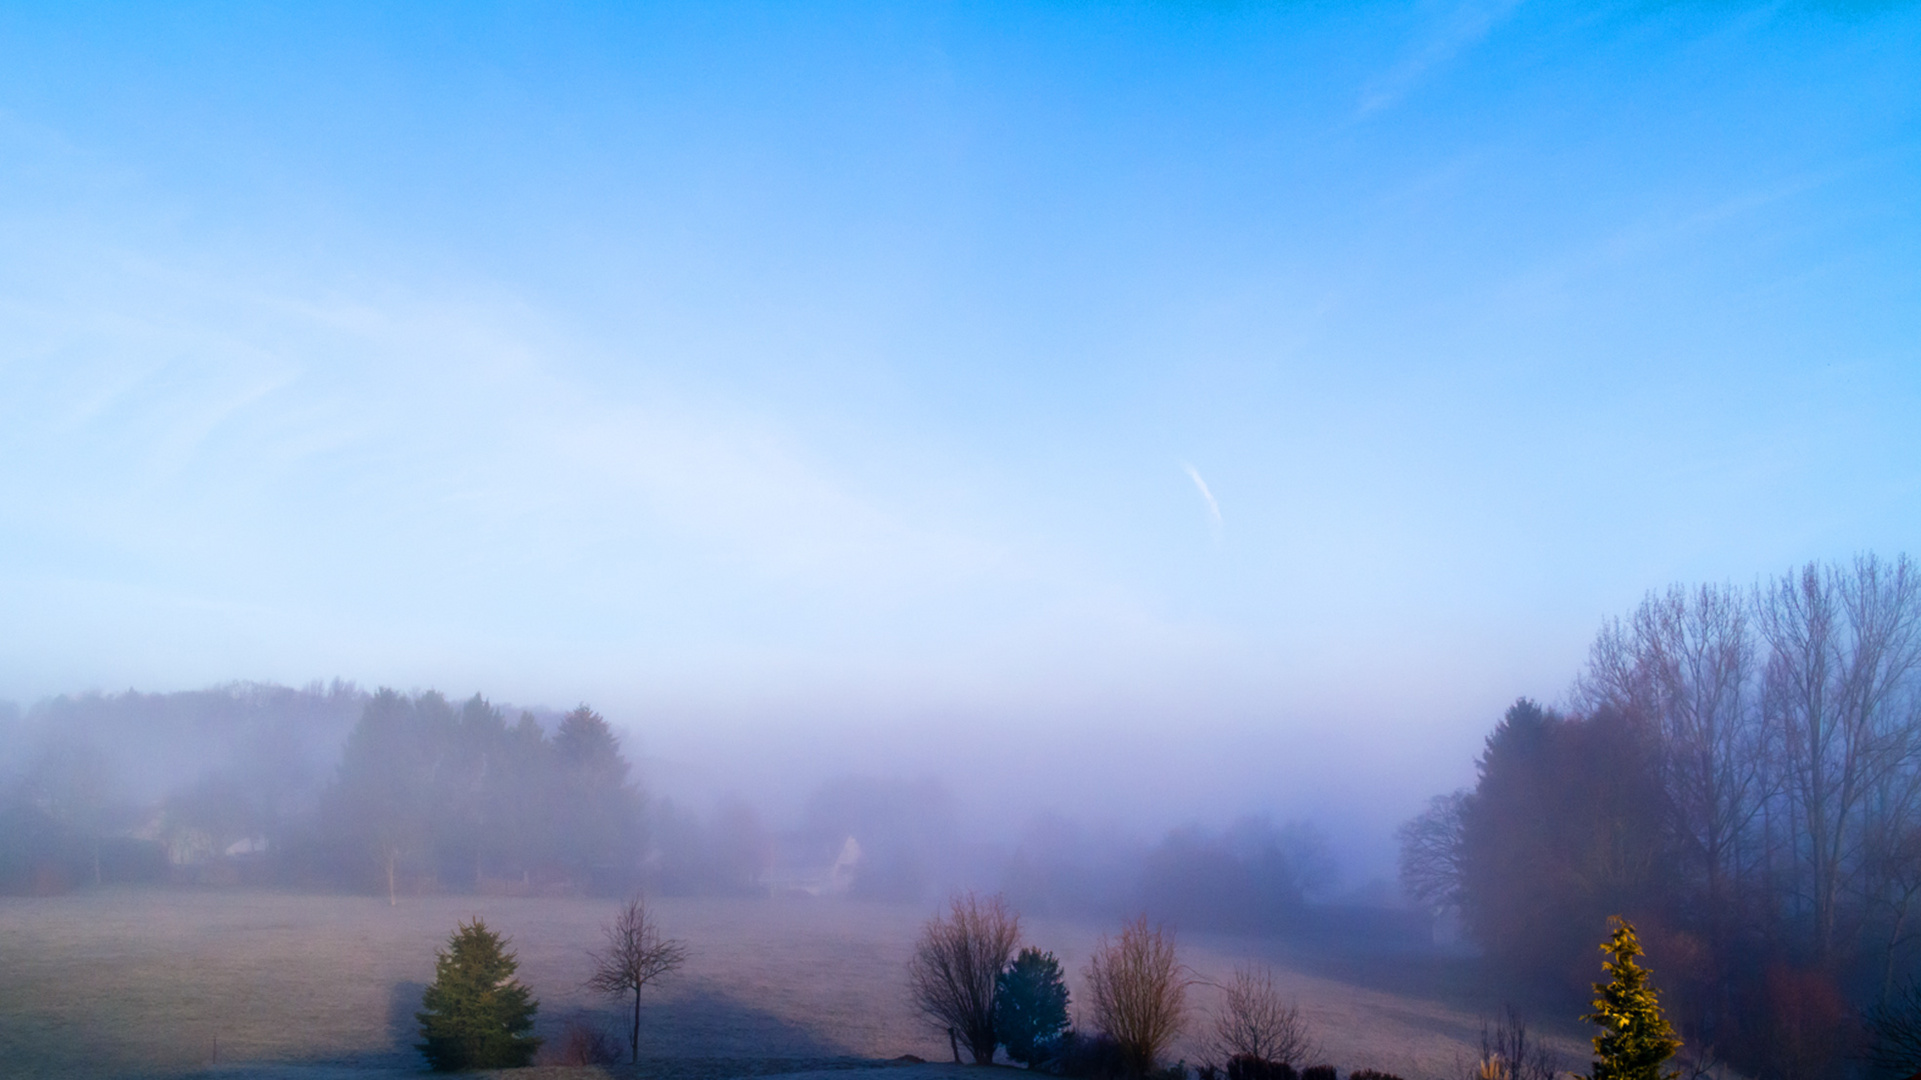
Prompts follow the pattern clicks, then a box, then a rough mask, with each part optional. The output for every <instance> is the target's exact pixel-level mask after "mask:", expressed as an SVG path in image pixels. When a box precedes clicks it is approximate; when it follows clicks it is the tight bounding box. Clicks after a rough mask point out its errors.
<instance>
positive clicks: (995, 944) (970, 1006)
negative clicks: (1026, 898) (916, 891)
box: [907, 893, 1021, 1065]
mask: <svg viewBox="0 0 1921 1080" xmlns="http://www.w3.org/2000/svg"><path fill="white" fill-rule="evenodd" d="M1020 929H1021V921H1020V917H1019V916H1018V915H1015V914H1014V913H1013V912H1012V911H1009V910H1008V908H1007V902H1006V901H1005V900H1003V899H1002V898H1001V897H999V896H998V895H997V896H994V897H991V898H989V899H987V900H981V899H979V898H978V897H976V896H975V895H974V894H973V893H967V894H966V895H964V896H958V895H957V896H955V897H954V898H953V899H951V900H950V901H948V913H947V917H946V918H942V917H941V916H939V915H936V916H934V917H933V918H932V919H929V920H928V921H927V925H926V926H924V927H922V928H921V937H920V943H919V944H917V945H916V946H915V947H914V958H913V960H911V961H909V962H908V965H907V977H908V982H909V984H910V985H911V986H912V988H913V993H914V1004H915V1005H917V1006H919V1007H920V1011H921V1013H922V1015H924V1016H926V1017H927V1019H928V1020H930V1021H932V1022H933V1023H934V1024H935V1025H937V1026H939V1027H942V1028H945V1029H946V1030H947V1031H949V1032H950V1033H953V1034H954V1035H958V1037H959V1038H961V1039H963V1040H965V1041H966V1042H967V1048H968V1050H969V1051H970V1052H971V1053H972V1054H973V1055H974V1063H975V1064H976V1065H987V1064H990V1063H991V1062H993V1060H994V1047H995V1045H996V1044H997V1043H998V1042H999V1040H998V1039H997V1038H996V1037H995V1033H994V997H995V991H996V987H997V985H998V983H999V980H1000V974H1001V969H1003V968H1005V967H1006V966H1007V960H1008V958H1009V957H1010V956H1011V955H1012V954H1013V952H1014V946H1015V945H1016V944H1017V943H1018V942H1019V941H1020Z"/></svg>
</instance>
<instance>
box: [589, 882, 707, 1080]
mask: <svg viewBox="0 0 1921 1080" xmlns="http://www.w3.org/2000/svg"><path fill="white" fill-rule="evenodd" d="M605 931H606V934H607V947H606V949H604V950H602V951H600V952H595V953H592V954H591V955H592V957H593V961H594V973H593V975H592V976H590V977H589V978H588V980H587V987H588V989H590V990H593V991H596V992H597V993H602V994H607V995H609V996H610V997H625V996H626V995H627V994H629V993H631V994H633V995H634V1012H633V1025H632V1027H631V1028H630V1029H629V1032H628V1037H627V1047H628V1050H629V1052H630V1053H631V1055H632V1060H633V1061H634V1062H636V1063H638V1062H639V1061H640V992H641V990H642V989H643V988H645V987H646V986H647V984H648V983H651V982H653V981H654V980H655V979H658V978H660V977H661V976H663V975H667V974H669V973H671V972H673V971H674V970H675V969H677V968H679V967H680V966H681V965H682V964H684V963H686V962H687V946H686V945H685V944H683V943H681V942H679V941H674V940H670V939H667V938H663V937H661V936H660V928H659V927H657V926H655V925H654V921H653V919H652V918H651V917H649V916H648V914H647V902H646V900H644V899H643V898H642V897H640V896H639V895H636V896H634V897H633V898H632V899H630V900H628V901H627V903H626V905H625V906H624V907H622V908H621V909H620V913H619V914H618V915H616V916H614V921H613V922H611V923H609V924H608V925H607V926H606V927H605Z"/></svg>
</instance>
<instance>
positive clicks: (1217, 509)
mask: <svg viewBox="0 0 1921 1080" xmlns="http://www.w3.org/2000/svg"><path fill="white" fill-rule="evenodd" d="M1181 468H1183V469H1186V470H1187V475H1188V477H1189V478H1191V479H1192V480H1193V481H1194V486H1195V487H1197V488H1200V489H1201V498H1203V499H1206V500H1207V516H1208V517H1209V518H1212V519H1213V521H1214V524H1215V525H1216V526H1219V525H1220V524H1221V504H1220V503H1217V502H1215V501H1214V493H1213V492H1212V491H1209V490H1207V481H1205V480H1203V479H1201V474H1200V472H1199V471H1198V470H1196V469H1195V468H1194V466H1192V465H1188V464H1182V466H1181Z"/></svg>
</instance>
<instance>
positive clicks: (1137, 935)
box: [1085, 915, 1188, 1076]
mask: <svg viewBox="0 0 1921 1080" xmlns="http://www.w3.org/2000/svg"><path fill="white" fill-rule="evenodd" d="M1085 975H1086V978H1087V988H1088V994H1089V996H1090V997H1092V998H1093V1002H1094V1022H1095V1023H1097V1024H1099V1025H1100V1026H1101V1029H1102V1030H1103V1031H1106V1032H1107V1033H1108V1034H1109V1035H1112V1036H1113V1037H1114V1041H1115V1042H1117V1043H1119V1044H1120V1046H1121V1052H1122V1053H1123V1054H1124V1055H1126V1058H1127V1067H1128V1070H1129V1072H1130V1073H1132V1074H1133V1075H1135V1076H1141V1075H1145V1074H1146V1073H1147V1072H1148V1071H1149V1070H1151V1069H1152V1068H1153V1067H1154V1062H1155V1059H1156V1058H1158V1057H1159V1056H1160V1054H1161V1052H1162V1051H1164V1050H1166V1049H1167V1047H1168V1046H1169V1044H1171V1043H1172V1042H1173V1041H1174V1038H1175V1036H1177V1035H1179V1034H1180V1033H1181V1028H1182V1027H1183V1026H1185V1024H1186V1022H1187V984H1188V980H1187V977H1186V974H1185V973H1184V972H1183V971H1182V969H1181V965H1180V960H1179V959H1178V958H1177V957H1176V955H1175V952H1174V933H1173V931H1171V930H1168V929H1166V928H1165V927H1162V926H1158V925H1156V926H1149V925H1148V923H1147V916H1145V915H1143V916H1141V917H1140V918H1137V919H1135V920H1134V921H1133V922H1131V923H1128V924H1127V925H1126V926H1124V927H1122V928H1121V936H1120V940H1118V941H1114V940H1110V939H1109V938H1108V937H1107V936H1106V935H1105V934H1103V935H1102V936H1101V940H1100V944H1099V945H1097V946H1096V947H1095V949H1094V955H1093V956H1092V957H1091V958H1089V960H1088V962H1087V970H1086V972H1085Z"/></svg>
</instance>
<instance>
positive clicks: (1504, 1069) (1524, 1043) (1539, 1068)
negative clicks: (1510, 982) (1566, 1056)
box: [1468, 1005, 1561, 1080]
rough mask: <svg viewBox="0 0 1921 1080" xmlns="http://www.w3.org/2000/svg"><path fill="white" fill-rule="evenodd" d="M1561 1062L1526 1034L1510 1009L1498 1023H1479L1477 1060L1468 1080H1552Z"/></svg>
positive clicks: (1537, 1040) (1518, 1019)
mask: <svg viewBox="0 0 1921 1080" xmlns="http://www.w3.org/2000/svg"><path fill="white" fill-rule="evenodd" d="M1560 1075H1561V1062H1560V1059H1559V1057H1558V1056H1557V1055H1556V1054H1555V1053H1554V1051H1552V1050H1550V1049H1548V1047H1547V1046H1546V1045H1545V1044H1543V1043H1542V1042H1541V1041H1540V1040H1539V1039H1536V1038H1534V1037H1533V1036H1531V1035H1529V1034H1528V1032H1527V1023H1526V1022H1525V1021H1523V1020H1522V1019H1521V1015H1520V1014H1519V1013H1517V1012H1515V1011H1514V1006H1512V1005H1510V1006H1508V1007H1507V1008H1506V1009H1505V1010H1503V1011H1502V1013H1501V1016H1500V1018H1499V1019H1498V1020H1496V1021H1494V1023H1493V1024H1489V1023H1488V1022H1487V1021H1486V1020H1483V1021H1481V1058H1480V1060H1479V1061H1477V1062H1475V1064H1474V1068H1473V1070H1472V1071H1471V1072H1469V1073H1468V1076H1469V1080H1555V1078H1556V1077H1558V1076H1560Z"/></svg>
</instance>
